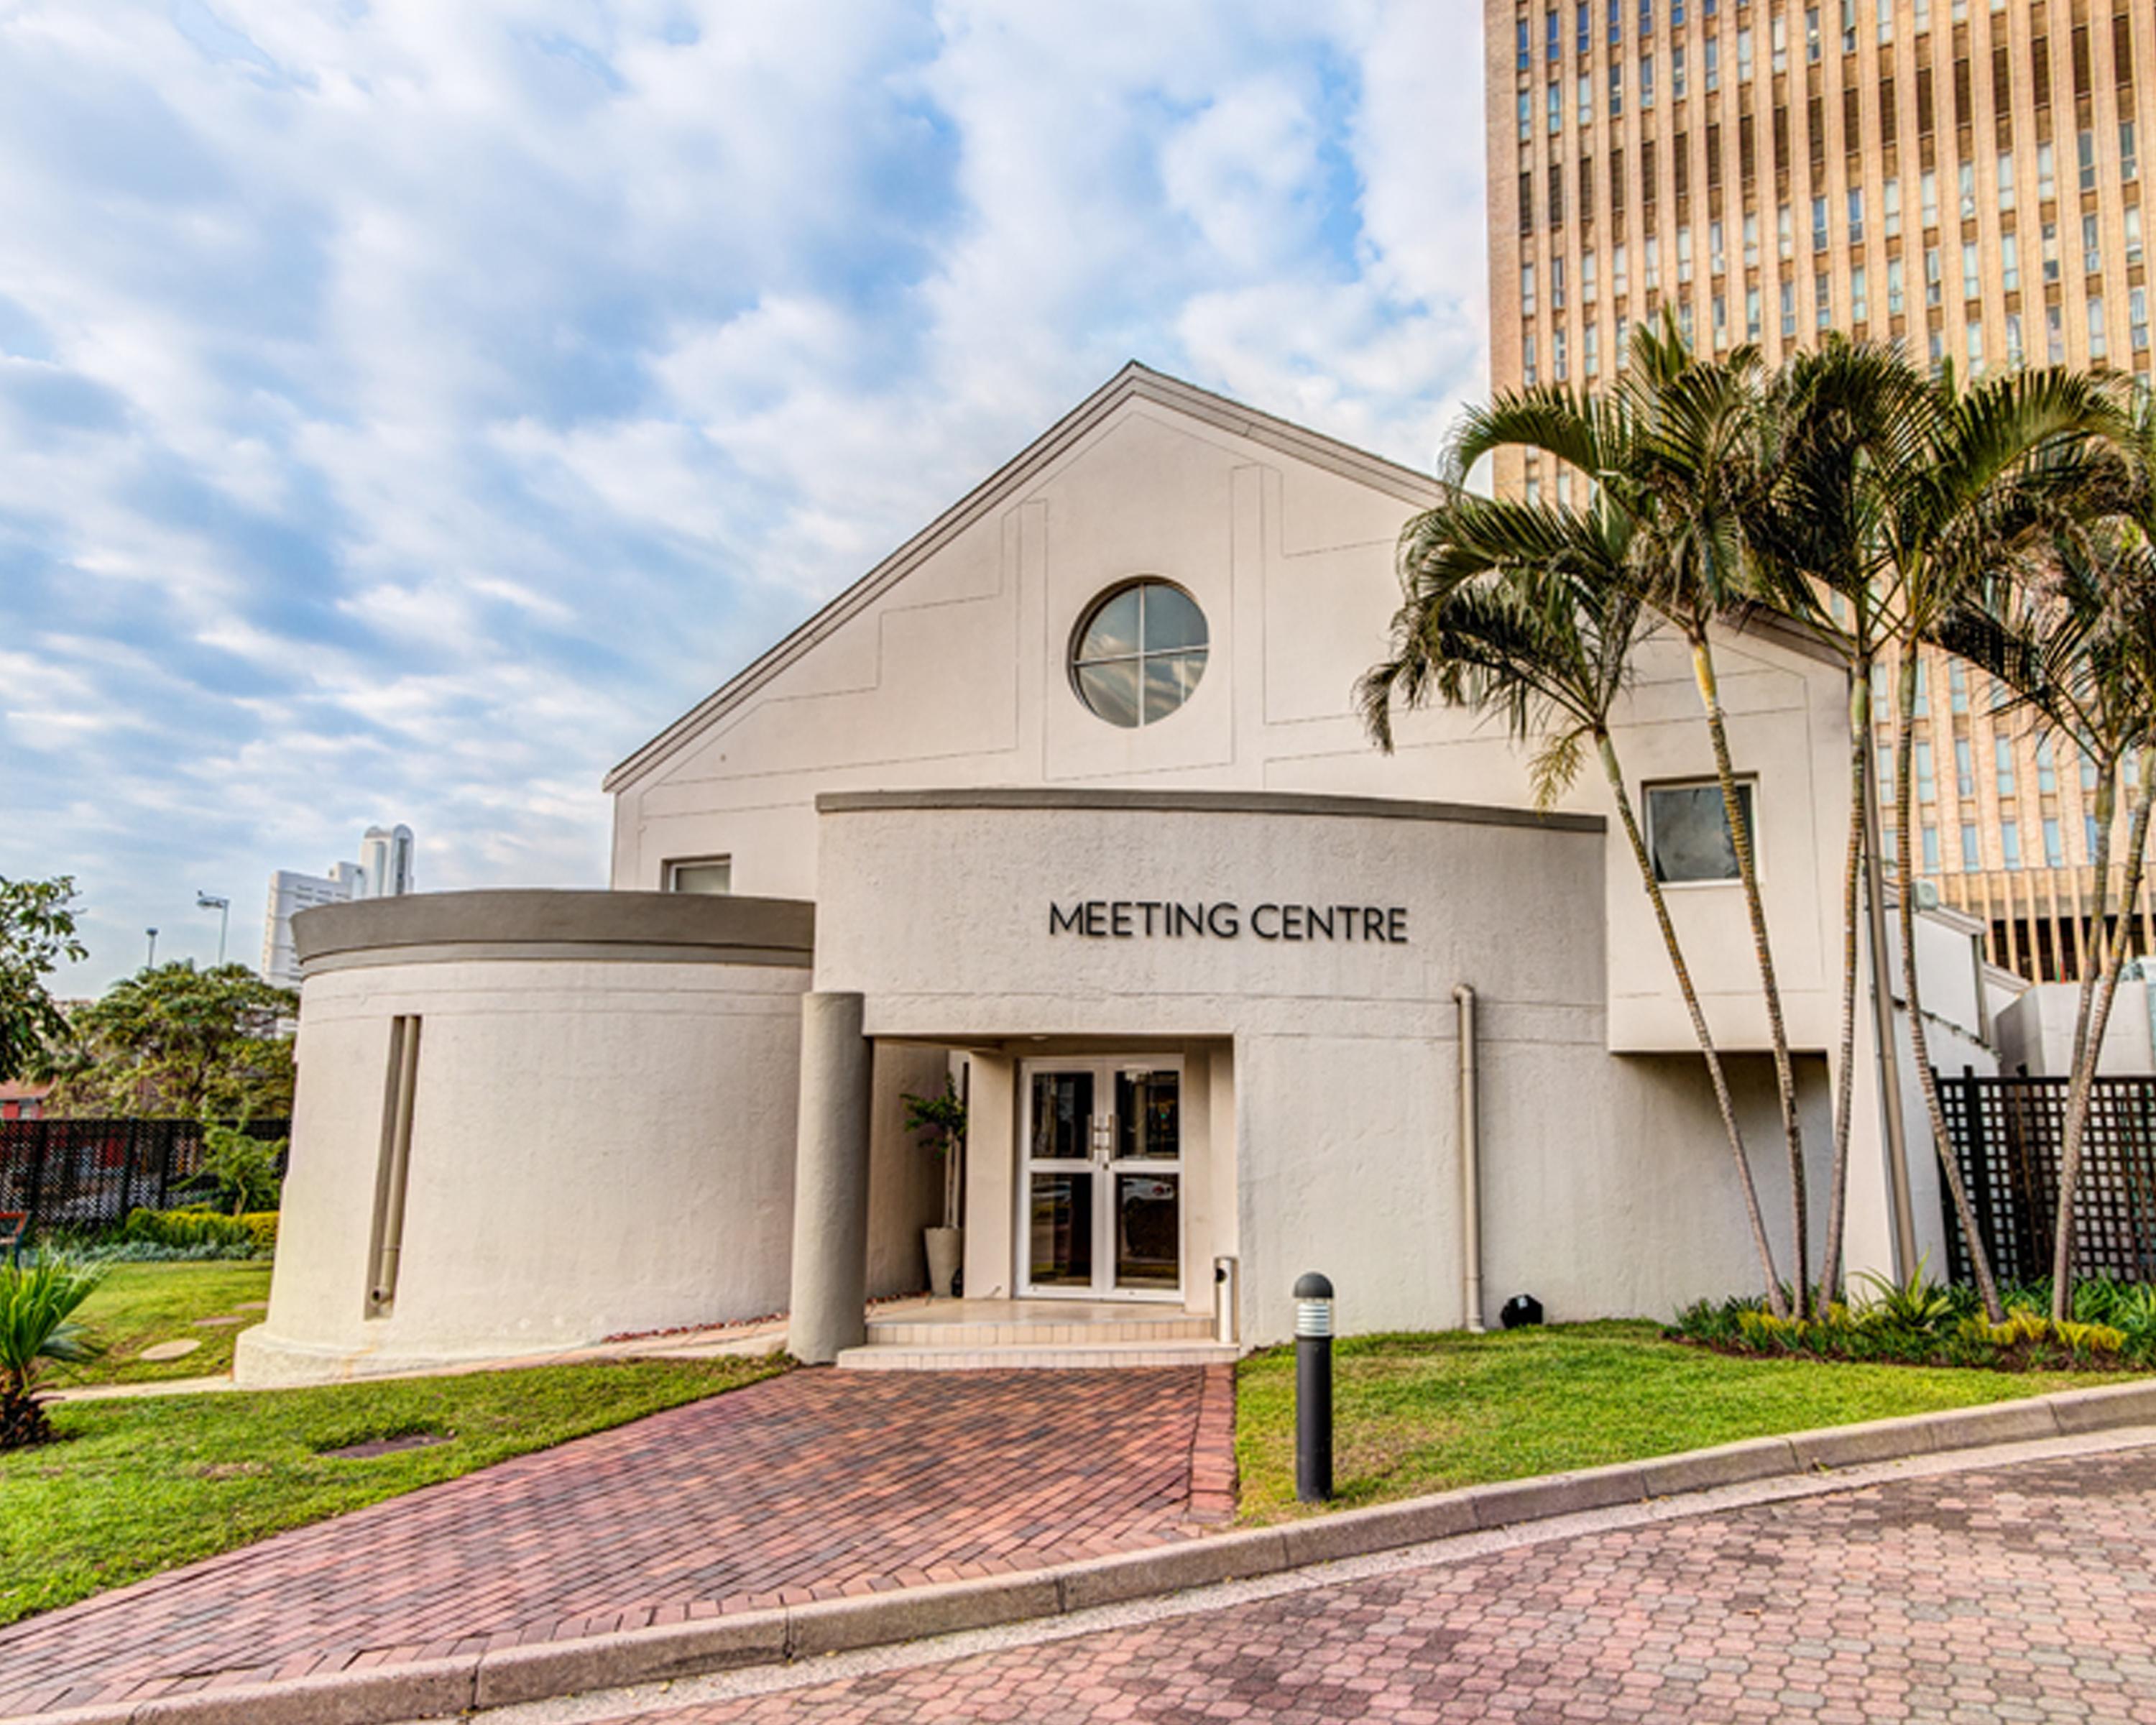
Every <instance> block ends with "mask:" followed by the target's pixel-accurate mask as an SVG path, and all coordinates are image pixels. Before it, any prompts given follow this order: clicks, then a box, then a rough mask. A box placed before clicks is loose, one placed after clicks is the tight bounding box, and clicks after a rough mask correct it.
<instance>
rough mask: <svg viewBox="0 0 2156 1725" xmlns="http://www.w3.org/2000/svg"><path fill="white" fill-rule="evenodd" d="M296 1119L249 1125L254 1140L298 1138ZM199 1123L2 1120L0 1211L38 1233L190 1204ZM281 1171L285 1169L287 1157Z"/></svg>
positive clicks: (105, 1224)
mask: <svg viewBox="0 0 2156 1725" xmlns="http://www.w3.org/2000/svg"><path fill="white" fill-rule="evenodd" d="M291 1130H292V1123H291V1122H290V1121H289V1120H255V1121H250V1122H248V1123H247V1132H248V1134H249V1137H257V1138H283V1137H290V1133H291ZM202 1159H203V1128H202V1123H201V1122H199V1121H194V1120H0V1212H4V1211H10V1210H12V1211H15V1212H18V1213H19V1214H23V1215H27V1216H28V1218H29V1225H30V1226H31V1228H33V1230H34V1229H37V1228H82V1229H96V1228H109V1227H111V1226H113V1225H114V1224H116V1223H119V1222H121V1221H124V1220H125V1219H126V1215H127V1213H128V1211H130V1210H131V1209H136V1208H138V1207H139V1208H143V1209H167V1208H169V1207H171V1206H172V1205H174V1204H185V1203H188V1202H190V1201H191V1200H192V1199H193V1197H194V1196H195V1194H191V1193H188V1192H186V1191H184V1190H182V1188H183V1187H184V1186H185V1185H186V1183H187V1181H188V1180H189V1179H191V1178H193V1176H194V1175H196V1174H198V1173H200V1172H201V1170H202ZM278 1172H279V1173H283V1172H284V1168H283V1158H281V1157H280V1158H279V1168H278Z"/></svg>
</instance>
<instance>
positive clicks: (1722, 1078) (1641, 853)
mask: <svg viewBox="0 0 2156 1725" xmlns="http://www.w3.org/2000/svg"><path fill="white" fill-rule="evenodd" d="M1595 743H1596V747H1597V748H1598V750H1599V752H1600V754H1601V757H1602V770H1603V772H1604V774H1606V775H1607V776H1608V778H1609V791H1610V794H1611V795H1612V796H1614V798H1616V799H1617V814H1618V816H1619V818H1620V819H1621V820H1622V821H1623V822H1624V824H1625V837H1626V838H1627V839H1630V840H1631V844H1632V860H1634V861H1635V863H1637V864H1638V865H1639V867H1640V881H1641V883H1642V884H1643V885H1644V886H1645V887H1646V889H1647V901H1648V903H1650V904H1651V905H1652V906H1654V907H1655V923H1656V925H1657V926H1658V927H1660V928H1661V932H1662V947H1663V949H1664V950H1665V951H1666V952H1668V953H1669V955H1670V968H1671V970H1673V971H1675V972H1676V978H1677V990H1678V992H1679V993H1681V994H1682V995H1683V996H1684V1004H1685V1010H1686V1012H1688V1013H1690V1014H1691V1034H1693V1035H1694V1036H1695V1037H1697V1039H1698V1040H1699V1051H1700V1054H1701V1055H1702V1057H1704V1059H1705V1060H1706V1061H1707V1076H1708V1078H1709V1079H1710V1080H1711V1081H1712V1083H1713V1086H1714V1102H1715V1106H1717V1108H1719V1109H1720V1110H1721V1111H1722V1132H1724V1133H1725V1134H1726V1135H1727V1137H1728V1140H1729V1154H1730V1158H1731V1159H1732V1161H1733V1162H1734V1163H1736V1164H1737V1186H1738V1191H1739V1192H1740V1193H1742V1194H1743V1198H1744V1217H1745V1220H1746V1221H1747V1222H1748V1224H1750V1226H1751V1229H1752V1247H1753V1250H1754V1251H1756V1252H1758V1255H1759V1269H1760V1273H1761V1274H1762V1275H1763V1276H1765V1278H1766V1281H1767V1307H1768V1310H1769V1311H1770V1312H1773V1313H1774V1316H1775V1317H1788V1316H1789V1301H1787V1300H1785V1299H1784V1297H1783V1295H1782V1279H1781V1277H1780V1276H1778V1275H1777V1274H1776V1273H1775V1271H1774V1246H1773V1245H1772V1243H1771V1242H1769V1241H1768V1238H1767V1223H1766V1219H1765V1218H1764V1217H1763V1216H1762V1215H1761V1214H1760V1212H1759V1192H1758V1188H1757V1187H1756V1186H1755V1185H1753V1181H1752V1163H1751V1160H1750V1158H1748V1157H1747V1156H1746V1155H1745V1153H1744V1134H1743V1131H1742V1130H1741V1129H1740V1128H1739V1127H1738V1124H1737V1106H1736V1104H1735V1103H1734V1102H1733V1101H1731V1100H1730V1096H1729V1080H1728V1077H1727V1075H1726V1074H1725V1073H1724V1072H1723V1071H1722V1056H1721V1055H1720V1054H1719V1053H1717V1051H1716V1050H1715V1046H1714V1033H1713V1032H1712V1030H1710V1029H1707V1014H1706V1013H1705V1012H1704V1011H1703V1010H1702V1009H1701V1006H1700V1004H1699V991H1698V989H1697V988H1694V987H1693V986H1692V980H1691V966H1690V965H1688V964H1687V963H1685V956H1684V947H1682V945H1681V944H1680V943H1679V942H1678V940H1677V931H1676V924H1675V923H1674V922H1671V920H1670V906H1669V900H1668V898H1667V896H1666V895H1665V894H1664V893H1663V891H1662V883H1661V881H1660V880H1656V879H1655V863H1654V859H1653V858H1652V857H1650V855H1648V854H1647V841H1646V839H1645V837H1644V836H1643V835H1642V834H1641V833H1640V819H1639V816H1638V815H1637V814H1635V812H1634V810H1633V808H1632V793H1631V792H1630V790H1628V789H1627V788H1625V773H1624V770H1623V768H1621V767H1620V765H1619V764H1618V760H1617V747H1616V745H1615V744H1614V743H1613V742H1611V741H1610V740H1609V737H1608V735H1607V734H1606V733H1605V734H1602V735H1598V736H1597V737H1596V738H1595Z"/></svg>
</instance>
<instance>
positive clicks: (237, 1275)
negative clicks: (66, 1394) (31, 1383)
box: [45, 1258, 269, 1389]
mask: <svg viewBox="0 0 2156 1725" xmlns="http://www.w3.org/2000/svg"><path fill="white" fill-rule="evenodd" d="M268 1299H269V1260H268V1259H266V1258H264V1259H261V1260H252V1259H237V1260H210V1261H209V1262H207V1263H177V1264H115V1265H113V1266H110V1268H109V1269H108V1270H107V1271H105V1280H104V1281H103V1282H101V1283H100V1285H99V1286H98V1290H97V1291H96V1292H95V1293H94V1294H92V1295H91V1296H90V1298H89V1299H88V1300H86V1301H84V1302H83V1307H82V1310H81V1311H80V1312H79V1313H78V1314H77V1316H78V1317H80V1318H81V1319H82V1321H83V1322H85V1324H88V1325H89V1326H90V1328H91V1329H92V1330H93V1331H94V1332H95V1333H96V1337H97V1339H98V1340H99V1341H100V1342H101V1343H104V1344H105V1353H103V1354H102V1355H100V1357H99V1358H96V1359H94V1360H90V1361H89V1362H87V1363H85V1364H82V1365H79V1366H54V1368H52V1369H51V1371H50V1372H49V1373H48V1374H47V1376H46V1378H45V1387H46V1388H48V1389H70V1388H74V1387H76V1386H79V1385H82V1384H150V1383H155V1382H157V1381H159V1380H161V1379H167V1378H215V1377H221V1376H223V1374H225V1373H228V1372H229V1371H231V1369H232V1345H233V1343H234V1342H235V1341H236V1340H237V1339H238V1338H239V1332H241V1331H242V1330H244V1329H247V1328H249V1327H251V1326H253V1325H254V1324H258V1323H259V1322H262V1317H263V1314H262V1312H260V1311H259V1310H253V1311H242V1310H240V1308H241V1307H244V1306H255V1305H258V1304H259V1302H261V1301H266V1300H268ZM205 1317H231V1318H236V1319H238V1320H239V1321H238V1322H235V1323H228V1324H202V1323H198V1322H196V1320H197V1319H198V1318H205ZM182 1341H185V1342H199V1343H202V1346H201V1347H199V1348H197V1349H195V1351H194V1352H193V1353H190V1354H186V1355H183V1356H182V1357H181V1358H178V1359H174V1360H146V1359H144V1358H141V1353H142V1350H143V1349H144V1348H148V1347H151V1346H152V1345H154V1344H155V1343H159V1342H182Z"/></svg>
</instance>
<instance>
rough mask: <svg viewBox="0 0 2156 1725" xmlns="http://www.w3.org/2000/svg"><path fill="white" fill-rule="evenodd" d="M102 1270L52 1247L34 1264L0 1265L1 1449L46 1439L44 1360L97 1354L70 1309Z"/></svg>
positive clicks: (48, 1434) (91, 1290)
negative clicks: (40, 1393) (41, 1390)
mask: <svg viewBox="0 0 2156 1725" xmlns="http://www.w3.org/2000/svg"><path fill="white" fill-rule="evenodd" d="M101 1274H102V1272H100V1271H97V1270H95V1269H92V1268H90V1267H89V1266H85V1265H81V1264H78V1263H75V1262H74V1261H72V1260H69V1259H67V1258H65V1257H63V1256H61V1255H59V1254H57V1253H53V1252H45V1253H41V1254H40V1255H39V1256H38V1260H37V1261H36V1262H35V1263H33V1264H28V1265H19V1264H11V1265H4V1266H0V1450H18V1449H21V1448H23V1447H24V1446H25V1445H30V1444H42V1443H45V1442H48V1441H49V1440H50V1439H51V1437H52V1435H53V1429H52V1425H51V1424H50V1422H49V1421H48V1420H46V1418H45V1410H44V1407H43V1406H42V1405H41V1404H39V1402H38V1397H37V1384H38V1378H39V1377H40V1376H42V1375H43V1373H44V1365H45V1362H46V1361H48V1360H62V1361H75V1360H85V1359H91V1358H95V1357H96V1355H97V1353H98V1352H99V1348H98V1346H97V1344H96V1343H95V1342H94V1341H92V1340H91V1338H90V1333H89V1332H88V1331H87V1330H85V1328H84V1327H83V1326H82V1324H81V1322H80V1321H79V1320H78V1319H77V1318H76V1317H75V1316H74V1313H75V1309H76V1308H77V1307H80V1305H81V1304H82V1302H83V1301H85V1300H87V1299H88V1298H89V1297H90V1296H91V1295H92V1294H93V1293H95V1291H97V1284H98V1282H99V1281H100V1277H101Z"/></svg>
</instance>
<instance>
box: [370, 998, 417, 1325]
mask: <svg viewBox="0 0 2156 1725" xmlns="http://www.w3.org/2000/svg"><path fill="white" fill-rule="evenodd" d="M418 1087H419V1020H418V1018H417V1017H415V1016H408V1015H405V1014H399V1015H398V1016H397V1017H395V1018H393V1019H390V1021H389V1059H388V1070H387V1071H386V1073H385V1074H384V1076H383V1079H382V1148H381V1153H380V1155H379V1157H378V1158H377V1161H376V1163H375V1169H374V1224H373V1228H372V1231H371V1233H370V1235H369V1237H368V1240H367V1296H366V1299H365V1300H364V1301H363V1302H362V1306H361V1312H362V1316H364V1317H388V1316H389V1315H390V1313H391V1312H392V1311H393V1309H394V1308H395V1307H396V1304H397V1269H398V1260H399V1259H400V1258H401V1257H402V1256H403V1250H404V1194H405V1191H406V1189H407V1187H408V1184H409V1182H410V1176H411V1168H412V1114H413V1101H414V1099H415V1097H416V1096H417V1094H418Z"/></svg>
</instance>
